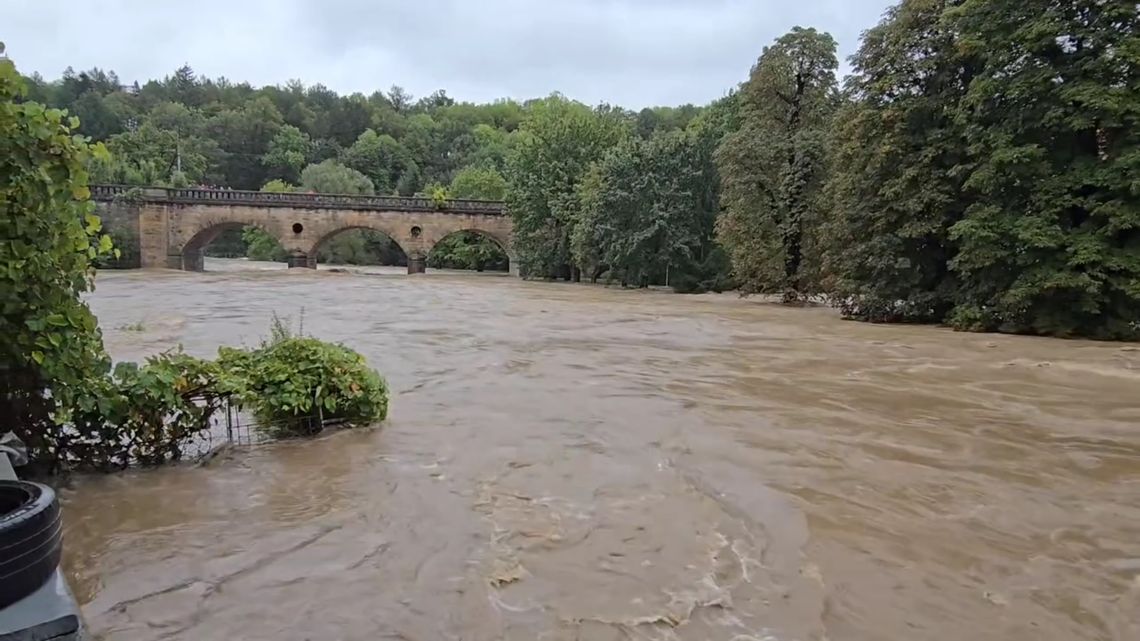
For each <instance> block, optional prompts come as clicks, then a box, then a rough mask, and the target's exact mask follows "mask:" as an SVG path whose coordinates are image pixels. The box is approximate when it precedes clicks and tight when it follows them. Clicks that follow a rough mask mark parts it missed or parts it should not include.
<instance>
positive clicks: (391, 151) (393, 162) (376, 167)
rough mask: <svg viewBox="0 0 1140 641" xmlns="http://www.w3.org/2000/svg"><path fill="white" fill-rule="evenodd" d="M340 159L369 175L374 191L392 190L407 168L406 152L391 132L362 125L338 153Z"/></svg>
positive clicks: (386, 191) (387, 191)
mask: <svg viewBox="0 0 1140 641" xmlns="http://www.w3.org/2000/svg"><path fill="white" fill-rule="evenodd" d="M341 162H342V163H344V165H345V166H346V167H350V168H352V169H355V170H356V171H359V172H360V173H362V174H364V175H365V176H368V179H369V180H371V181H372V184H373V185H374V186H375V188H376V191H378V192H380V193H391V192H392V191H394V190H395V187H396V183H397V182H398V181H399V179H400V176H401V174H403V173H404V170H405V169H407V164H408V152H407V150H405V149H404V148H403V146H402V145H400V143H399V142H396V139H395V138H393V137H392V136H389V135H388V134H378V133H376V132H375V131H374V130H372V129H365V130H364V133H362V134H360V137H358V138H357V139H356V142H354V143H352V146H351V147H349V148H348V149H345V150H344V153H343V154H341Z"/></svg>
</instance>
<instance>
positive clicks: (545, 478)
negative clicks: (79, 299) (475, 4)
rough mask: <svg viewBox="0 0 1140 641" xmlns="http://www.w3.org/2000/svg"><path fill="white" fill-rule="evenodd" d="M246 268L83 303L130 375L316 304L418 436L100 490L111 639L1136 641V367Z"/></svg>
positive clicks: (656, 304)
mask: <svg viewBox="0 0 1140 641" xmlns="http://www.w3.org/2000/svg"><path fill="white" fill-rule="evenodd" d="M239 267H241V269H238V268H239ZM251 267H256V266H254V265H248V264H245V263H242V262H240V261H237V262H235V261H226V262H222V261H212V262H210V263H209V264H208V269H213V270H215V271H212V272H207V273H202V274H192V273H179V272H165V271H164V272H150V273H144V272H111V273H101V274H100V275H99V278H98V290H97V292H96V293H95V294H94V295H93V296H92V297H91V299H90V300H91V304H92V306H93V307H94V309H95V311H96V313H97V314H98V316H99V319H100V321H101V324H102V327H103V328H104V332H105V334H106V339H107V343H108V346H109V348H110V349H111V351H112V353H113V354H114V355H115V356H116V357H118V358H123V359H126V358H131V359H136V358H140V357H142V356H144V355H146V354H150V353H154V352H157V351H160V350H163V349H166V348H169V347H172V346H175V345H178V344H181V345H183V346H184V347H185V349H186V350H187V351H189V352H191V353H194V354H198V355H203V356H209V355H212V354H213V353H214V352H215V350H216V349H217V347H218V346H219V345H223V344H240V343H245V344H253V343H256V342H257V341H258V339H259V338H260V337H261V336H263V335H264V334H265V333H266V331H267V326H268V322H269V319H270V316H271V314H272V313H273V312H277V313H279V314H283V315H292V316H293V317H294V319H295V320H296V317H297V314H298V312H299V310H300V309H301V308H304V328H305V331H306V332H307V333H311V334H313V335H315V336H318V337H321V338H325V339H331V340H338V341H344V342H345V343H347V344H349V345H351V346H353V347H354V348H356V349H358V350H360V351H361V352H363V353H364V354H365V355H366V356H367V357H368V359H369V360H370V362H371V363H372V364H373V365H374V366H376V367H377V368H379V369H380V370H381V371H382V372H383V373H384V374H385V375H386V376H387V377H388V380H389V382H390V384H391V387H392V390H393V398H392V411H391V417H390V419H389V420H388V421H387V422H386V423H385V424H384V425H383V426H381V427H380V428H378V429H372V430H362V431H349V432H340V433H334V434H329V435H326V436H323V437H320V438H318V439H316V440H314V441H303V442H288V443H281V444H276V445H270V446H264V447H260V448H256V449H253V450H250V451H237V452H234V453H232V454H231V455H229V456H227V457H225V458H223V459H219V460H215V461H214V462H213V463H211V464H210V465H209V466H206V467H201V468H194V467H174V468H166V469H160V470H153V471H141V472H133V473H128V474H123V475H117V476H109V477H98V478H80V479H76V480H75V481H74V482H73V483H72V486H71V487H70V488H69V489H68V490H66V491H65V492H64V494H65V498H66V514H65V516H66V520H67V533H66V540H67V544H66V545H67V553H68V558H67V568H68V571H69V573H70V576H71V578H72V579H73V582H74V586H75V588H76V591H77V593H78V596H79V598H80V601H81V602H82V603H83V604H84V612H85V614H86V617H87V620H88V623H89V625H90V626H91V627H92V628H93V629H94V630H95V632H96V633H98V634H99V635H101V636H102V637H103V638H106V639H116V640H118V639H277V640H280V639H298V640H300V639H352V640H357V639H359V640H362V641H363V640H369V641H372V640H376V639H415V640H434V639H464V640H493V639H512V640H528V641H532V640H535V639H547V640H570V639H584V640H591V641H593V640H599V641H606V640H609V639H686V640H689V639H692V640H696V639H718V640H726V641H727V640H736V641H747V640H755V639H773V640H780V641H784V640H792V639H800V640H824V639H829V640H831V641H840V640H844V641H845V640H883V639H886V640H900V641H901V640H906V641H910V640H912V639H913V640H918V639H923V640H925V639H935V640H941V639H946V640H955V641H956V640H960V639H962V640H964V639H969V640H971V641H981V640H989V639H993V640H999V639H1000V640H1003V641H1007V640H1026V641H1039V640H1057V641H1073V640H1085V639H1087V640H1094V639H1095V640H1101V639H1111V640H1114V641H1135V640H1136V639H1140V349H1138V348H1137V347H1136V346H1127V345H1119V344H1097V343H1090V342H1078V341H1060V340H1051V339H1036V338H1025V337H1009V336H992V335H973V334H960V333H954V332H950V331H946V330H941V329H935V328H929V327H898V326H871V325H865V324H857V323H848V322H843V321H841V320H839V319H837V318H836V316H835V314H834V313H833V312H831V311H829V310H824V309H787V308H783V307H780V306H775V305H768V304H764V303H760V302H757V301H751V300H741V299H739V298H737V297H735V296H729V295H724V296H712V295H709V296H696V297H685V296H677V295H670V294H665V293H657V292H645V291H640V292H631V291H616V290H610V289H604V288H601V287H591V286H584V285H569V284H543V283H524V282H520V281H517V280H514V279H511V278H509V277H505V276H495V275H490V274H483V275H474V274H472V275H455V274H440V273H436V274H428V275H426V276H417V277H407V276H404V275H400V274H397V273H391V272H390V270H389V273H384V274H371V275H362V274H339V273H327V272H319V273H318V272H312V271H308V270H290V271H288V272H284V271H268V270H267V271H250V269H249V268H251ZM139 322H141V323H142V325H143V328H144V329H143V330H142V331H137V328H128V326H130V325H133V324H135V323H139Z"/></svg>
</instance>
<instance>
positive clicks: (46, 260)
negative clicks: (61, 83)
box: [0, 58, 113, 453]
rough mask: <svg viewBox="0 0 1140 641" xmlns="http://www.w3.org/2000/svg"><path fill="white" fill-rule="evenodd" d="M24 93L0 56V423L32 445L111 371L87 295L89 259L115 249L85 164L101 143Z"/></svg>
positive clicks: (41, 444) (43, 444) (42, 443)
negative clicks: (84, 297) (104, 229)
mask: <svg viewBox="0 0 1140 641" xmlns="http://www.w3.org/2000/svg"><path fill="white" fill-rule="evenodd" d="M25 93H26V89H25V84H24V82H23V80H21V78H20V75H19V74H18V73H17V72H16V69H15V67H14V66H13V64H12V62H11V61H9V60H7V59H4V58H0V176H2V179H0V239H3V241H0V336H2V337H3V340H0V418H2V419H3V422H4V423H3V425H2V426H0V429H3V430H8V429H11V430H13V431H15V433H16V435H17V436H18V437H20V439H21V440H23V441H24V443H26V444H27V445H28V447H29V448H30V450H31V452H32V453H35V452H37V451H43V450H46V449H47V448H48V447H49V446H50V444H49V443H48V442H47V441H46V438H47V437H46V435H47V434H48V433H49V431H50V430H51V429H52V428H53V427H54V426H55V425H57V424H59V423H60V422H61V420H66V418H67V416H68V414H69V411H70V408H71V407H72V404H73V403H74V402H75V401H76V400H77V398H78V397H80V396H82V395H83V394H84V393H85V388H86V382H87V381H88V380H89V379H99V378H100V377H103V376H105V375H106V374H107V372H108V371H109V369H110V361H109V359H108V358H107V355H106V352H105V351H104V349H103V341H102V337H101V335H100V334H99V328H98V326H97V325H96V322H95V316H94V315H93V314H92V313H91V310H90V309H88V307H87V305H86V304H85V303H84V302H83V300H82V299H81V295H82V294H83V293H85V292H87V291H90V290H91V288H92V285H93V281H92V277H93V275H94V271H93V269H92V261H93V260H95V259H97V258H100V257H101V256H106V255H109V254H111V253H113V252H112V244H111V238H110V237H109V236H107V235H105V234H103V233H102V232H101V230H102V223H101V221H100V220H99V217H98V216H96V215H95V213H94V211H95V205H94V203H92V202H90V201H88V197H89V191H88V188H87V169H86V167H87V164H88V162H89V161H90V160H91V159H92V158H93V157H96V156H105V155H106V153H105V151H104V150H103V149H102V146H101V145H97V146H94V147H89V146H88V145H87V143H86V142H85V139H84V138H83V137H81V136H78V135H75V134H74V130H75V129H76V128H77V127H78V125H79V123H78V121H77V120H76V119H75V118H68V117H67V114H66V113H65V112H62V111H60V110H58V109H47V108H45V107H44V106H43V105H41V104H39V103H36V102H30V101H24V100H23V97H24V95H25Z"/></svg>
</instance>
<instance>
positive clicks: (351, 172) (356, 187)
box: [301, 160, 375, 195]
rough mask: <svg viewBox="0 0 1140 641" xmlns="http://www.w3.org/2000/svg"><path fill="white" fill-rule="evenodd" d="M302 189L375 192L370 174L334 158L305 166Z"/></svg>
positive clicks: (327, 192)
mask: <svg viewBox="0 0 1140 641" xmlns="http://www.w3.org/2000/svg"><path fill="white" fill-rule="evenodd" d="M301 191H312V192H316V193H319V194H350V195H355V194H367V195H370V194H373V193H375V189H373V187H372V181H370V180H368V176H365V175H364V174H362V173H360V172H359V171H356V170H355V169H349V168H348V167H345V166H344V165H342V164H340V163H338V162H336V161H334V160H326V161H324V162H321V163H317V164H315V165H309V166H308V167H305V170H304V171H302V172H301Z"/></svg>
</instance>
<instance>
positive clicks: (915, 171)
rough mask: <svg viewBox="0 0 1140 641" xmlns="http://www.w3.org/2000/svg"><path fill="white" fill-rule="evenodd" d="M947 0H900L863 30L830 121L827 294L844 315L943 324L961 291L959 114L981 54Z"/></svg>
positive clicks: (964, 159)
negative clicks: (963, 36)
mask: <svg viewBox="0 0 1140 641" xmlns="http://www.w3.org/2000/svg"><path fill="white" fill-rule="evenodd" d="M952 4H953V3H952V2H950V1H949V0H903V2H901V3H899V4H898V5H897V6H895V7H894V8H892V9H890V10H889V11H888V12H887V14H886V16H885V17H884V19H883V21H882V22H881V23H879V25H878V26H876V27H875V28H873V29H871V30H870V31H868V32H867V33H866V34H865V35H864V37H863V44H862V47H860V49H859V51H858V53H856V54H855V56H854V57H853V58H852V60H851V61H852V66H853V67H854V73H853V74H852V76H850V77H849V79H848V85H847V101H846V104H845V105H844V106H843V108H842V109H841V111H840V113H839V115H838V116H837V117H836V119H835V129H834V137H833V144H832V161H831V171H830V177H829V183H828V196H829V201H828V204H829V207H830V209H831V212H832V220H831V224H830V227H829V229H828V239H827V240H828V250H827V263H828V272H829V274H831V282H830V283H829V285H830V288H831V292H832V295H833V297H834V299H835V300H836V302H837V304H838V305H839V307H840V308H841V309H842V311H843V313H844V314H845V315H847V316H849V317H852V318H857V319H861V320H869V321H875V322H889V321H904V322H941V321H943V320H944V319H945V317H946V315H947V314H948V313H949V312H950V310H951V309H952V308H953V307H954V305H955V304H956V302H957V296H958V294H959V290H960V283H959V280H958V276H957V274H956V273H955V272H954V271H952V270H951V269H950V266H951V263H952V261H953V260H954V258H955V256H956V255H957V246H956V243H955V242H954V241H953V240H951V238H950V228H951V227H952V226H953V225H954V224H956V223H957V222H959V221H960V220H962V217H963V214H964V212H965V209H966V206H967V204H968V202H967V200H966V198H965V197H964V195H963V192H962V189H963V183H964V180H965V175H964V174H965V172H964V171H962V169H963V167H968V166H969V163H970V159H969V149H968V146H967V143H966V139H965V133H964V128H963V127H962V125H961V124H960V123H958V122H957V121H956V120H955V117H954V114H955V112H956V110H957V109H958V107H959V105H960V102H961V99H962V96H963V95H964V93H965V88H966V86H967V85H968V84H969V83H970V81H971V79H972V77H973V75H974V74H975V73H977V66H978V64H977V60H976V58H975V57H974V56H971V55H969V54H968V53H966V52H965V51H963V50H962V48H961V46H960V42H959V38H958V36H957V33H956V30H955V29H954V28H953V26H952V25H950V24H948V23H947V21H946V20H945V19H944V12H945V10H946V8H947V7H949V6H951V5H952Z"/></svg>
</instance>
